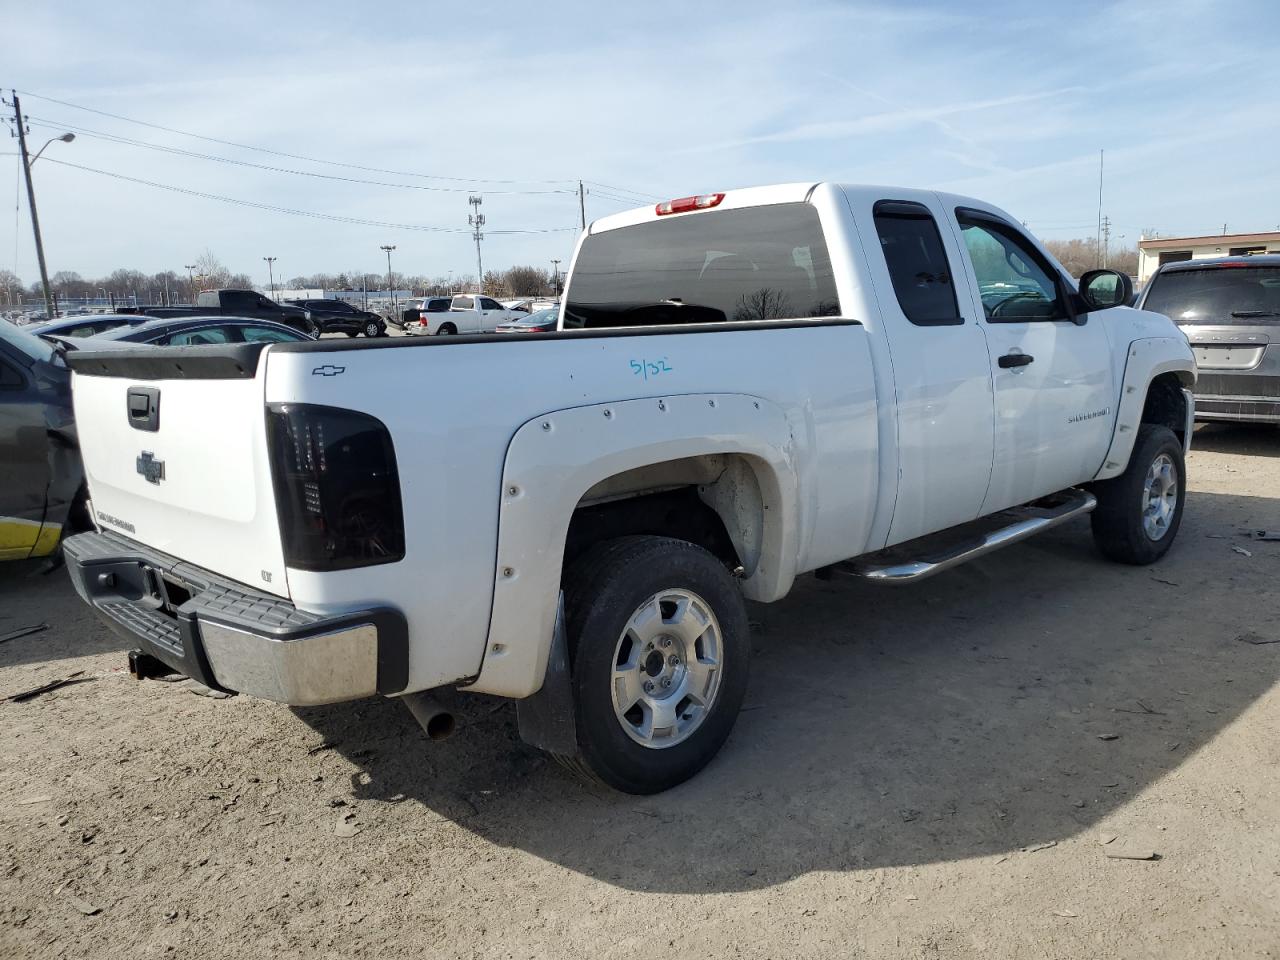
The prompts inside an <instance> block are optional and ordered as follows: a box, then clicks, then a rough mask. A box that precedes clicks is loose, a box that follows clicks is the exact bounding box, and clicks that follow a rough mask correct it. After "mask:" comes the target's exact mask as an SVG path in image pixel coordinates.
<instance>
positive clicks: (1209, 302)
mask: <svg viewBox="0 0 1280 960" xmlns="http://www.w3.org/2000/svg"><path fill="white" fill-rule="evenodd" d="M1142 307H1143V309H1144V310H1154V311H1155V312H1156V313H1163V314H1164V315H1165V316H1167V317H1169V318H1170V319H1172V320H1173V321H1174V322H1176V323H1204V322H1212V323H1231V322H1232V321H1233V320H1237V321H1238V320H1247V319H1249V318H1250V317H1267V316H1270V317H1280V267H1270V266H1268V267H1206V268H1204V269H1203V270H1169V271H1167V272H1164V273H1160V274H1157V275H1156V277H1155V279H1153V280H1152V281H1151V290H1150V292H1149V293H1148V294H1147V299H1146V300H1145V301H1144V303H1143V305H1142Z"/></svg>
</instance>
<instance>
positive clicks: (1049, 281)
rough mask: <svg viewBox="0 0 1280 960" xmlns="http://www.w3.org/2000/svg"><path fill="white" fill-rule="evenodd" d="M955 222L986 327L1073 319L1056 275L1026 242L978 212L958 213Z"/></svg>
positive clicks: (1006, 225)
mask: <svg viewBox="0 0 1280 960" xmlns="http://www.w3.org/2000/svg"><path fill="white" fill-rule="evenodd" d="M956 219H957V220H958V221H959V223H960V232H961V234H962V235H963V237H964V245H965V249H966V250H967V251H968V253H969V259H970V261H971V262H972V263H973V272H974V274H975V275H976V276H977V278H978V292H979V294H980V295H981V297H982V310H983V312H984V313H985V314H986V317H987V320H988V321H989V322H991V323H1026V322H1028V321H1031V320H1070V319H1071V314H1070V312H1069V311H1068V309H1067V299H1066V296H1065V294H1064V292H1063V289H1062V285H1061V284H1060V283H1059V282H1058V281H1057V279H1056V271H1054V270H1053V268H1052V267H1051V266H1050V265H1049V263H1048V261H1046V260H1045V259H1044V257H1043V256H1041V255H1040V253H1039V251H1037V250H1036V248H1035V247H1034V246H1033V245H1032V244H1031V242H1030V241H1029V240H1027V238H1026V237H1024V236H1022V234H1020V233H1019V232H1018V231H1017V230H1016V229H1015V228H1014V227H1013V226H1012V225H1010V224H1007V223H1005V222H1004V221H1002V220H1000V219H999V218H998V217H994V216H992V215H991V214H988V213H984V212H982V211H979V210H964V209H961V210H957V211H956Z"/></svg>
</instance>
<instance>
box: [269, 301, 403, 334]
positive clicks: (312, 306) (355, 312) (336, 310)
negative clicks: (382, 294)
mask: <svg viewBox="0 0 1280 960" xmlns="http://www.w3.org/2000/svg"><path fill="white" fill-rule="evenodd" d="M285 303H286V304H289V305H290V306H294V307H301V308H302V309H304V310H308V311H310V313H311V322H312V323H313V324H314V325H315V326H316V327H318V328H319V330H320V332H321V333H345V334H346V335H347V336H348V337H356V336H359V335H360V334H362V333H363V334H364V335H365V336H366V337H385V336H386V335H387V322H386V321H385V320H383V319H382V316H381V315H380V314H377V313H374V312H373V311H371V310H360V309H358V308H357V307H354V306H352V305H351V304H349V303H347V302H346V301H345V300H286V301H285Z"/></svg>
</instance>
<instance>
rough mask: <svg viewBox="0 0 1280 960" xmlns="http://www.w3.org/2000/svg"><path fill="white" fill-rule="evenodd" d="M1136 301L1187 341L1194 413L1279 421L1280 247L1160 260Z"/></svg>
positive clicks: (1205, 416) (1210, 417)
mask: <svg viewBox="0 0 1280 960" xmlns="http://www.w3.org/2000/svg"><path fill="white" fill-rule="evenodd" d="M1137 305H1138V307H1139V308H1140V309H1143V310H1154V311H1155V312H1156V313H1163V314H1165V315H1166V316H1167V317H1169V318H1170V319H1171V320H1173V322H1174V323H1176V324H1177V325H1178V326H1179V327H1180V328H1181V329H1182V332H1183V333H1185V334H1186V335H1187V339H1188V340H1190V341H1191V348H1192V349H1193V350H1194V351H1195V354H1196V363H1197V364H1198V365H1199V367H1200V376H1199V378H1198V379H1197V380H1196V387H1195V395H1196V419H1197V420H1235V421H1246V422H1254V423H1280V254H1278V255H1268V254H1263V255H1259V256H1252V257H1217V258H1214V259H1211V260H1185V261H1182V262H1180V263H1167V264H1165V265H1164V266H1163V267H1161V268H1160V269H1159V270H1158V271H1157V272H1156V274H1155V276H1153V277H1152V278H1151V280H1150V282H1148V283H1147V287H1146V289H1145V290H1144V291H1143V292H1142V297H1141V299H1140V300H1139V301H1138V304H1137Z"/></svg>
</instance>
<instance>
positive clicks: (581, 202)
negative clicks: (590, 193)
mask: <svg viewBox="0 0 1280 960" xmlns="http://www.w3.org/2000/svg"><path fill="white" fill-rule="evenodd" d="M578 216H579V217H581V218H582V229H583V230H585V229H587V192H586V190H584V189H583V188H582V181H581V180H579V181H578Z"/></svg>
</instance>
